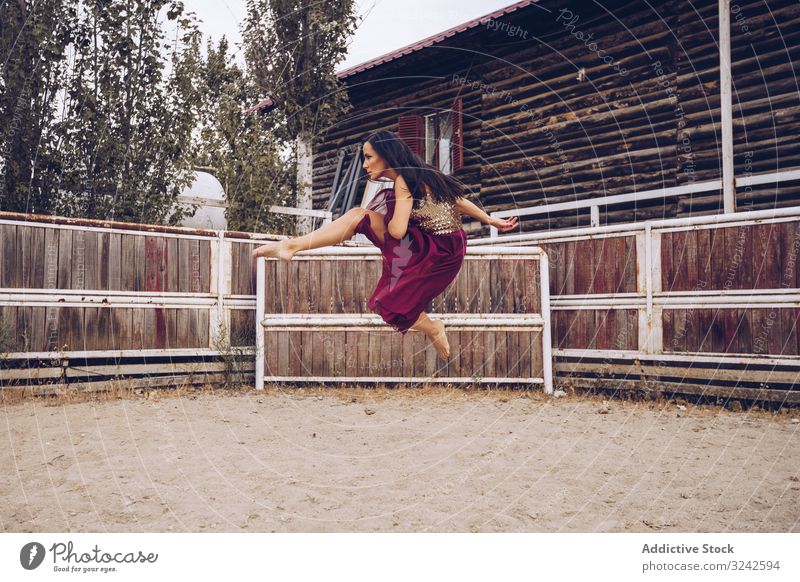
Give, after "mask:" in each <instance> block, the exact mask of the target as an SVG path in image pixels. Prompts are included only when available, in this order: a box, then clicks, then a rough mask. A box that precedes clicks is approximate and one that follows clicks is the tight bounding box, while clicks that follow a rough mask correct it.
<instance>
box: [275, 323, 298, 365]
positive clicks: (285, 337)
mask: <svg viewBox="0 0 800 582" xmlns="http://www.w3.org/2000/svg"><path fill="white" fill-rule="evenodd" d="M294 333H297V332H293V331H278V332H276V335H277V336H278V375H279V376H288V375H289V374H290V372H291V365H290V355H289V344H290V342H291V336H292V334H294Z"/></svg>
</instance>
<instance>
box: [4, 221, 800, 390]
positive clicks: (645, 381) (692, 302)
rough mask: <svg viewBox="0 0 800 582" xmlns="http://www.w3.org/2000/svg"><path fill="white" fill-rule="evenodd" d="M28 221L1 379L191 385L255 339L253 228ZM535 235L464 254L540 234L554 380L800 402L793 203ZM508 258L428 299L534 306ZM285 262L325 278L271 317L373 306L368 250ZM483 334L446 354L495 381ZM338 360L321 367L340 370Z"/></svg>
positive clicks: (279, 297)
mask: <svg viewBox="0 0 800 582" xmlns="http://www.w3.org/2000/svg"><path fill="white" fill-rule="evenodd" d="M22 218H23V217H21V216H10V215H3V218H2V220H1V221H0V245H2V250H3V254H2V256H3V260H2V262H1V263H0V281H2V289H0V314H2V319H3V327H4V331H5V334H4V336H5V338H6V340H5V341H6V343H5V346H6V347H5V348H4V350H3V351H4V352H5V356H4V368H5V369H4V370H2V378H3V381H4V382H34V383H35V382H39V381H42V382H49V383H56V382H61V383H63V382H85V383H88V382H89V381H90V380H99V379H104V378H108V377H111V376H114V375H121V376H150V377H152V376H159V377H161V378H162V380H163V382H164V383H169V382H168V380H169V379H168V375H171V376H175V377H177V376H179V375H183V376H185V375H187V374H190V375H191V374H195V375H196V374H198V373H201V372H202V374H205V376H203V375H202V374H201V376H200V377H198V381H200V380H202V378H203V377H208V378H210V379H211V380H214V379H218V376H215V374H219V373H220V372H221V371H222V370H223V368H224V364H223V363H222V362H221V359H222V358H223V357H224V355H225V349H221V347H222V348H224V347H225V344H228V343H229V344H232V345H233V346H237V345H238V346H242V347H244V348H245V349H246V350H252V349H253V347H254V345H255V337H254V329H255V313H256V311H255V307H256V298H255V268H254V265H255V263H254V262H253V261H252V260H251V257H250V250H251V249H252V248H253V245H255V244H257V241H256V240H254V239H253V238H252V237H255V236H256V235H247V234H242V233H222V232H208V231H192V230H185V229H164V228H159V227H143V226H137V225H122V224H114V225H110V224H109V225H104V224H101V223H93V222H89V221H86V222H83V223H79V224H77V223H75V221H70V220H65V219H58V218H52V217H49V218H40V219H35V220H31V219H30V217H24V218H27V220H21V219H22ZM533 236H534V238H535V240H531V238H530V236H528V235H518V236H508V237H500V238H499V239H482V240H473V241H470V248H473V247H475V248H479V247H480V246H482V245H484V244H487V245H491V246H496V245H498V244H502V245H506V246H514V245H526V246H531V245H536V246H539V247H541V248H542V249H544V251H545V252H546V253H547V254H548V256H549V261H548V264H549V267H548V278H549V292H550V297H551V299H550V303H551V310H552V348H553V355H554V365H553V369H554V376H555V381H556V384H559V383H563V382H565V381H568V382H572V383H575V384H577V385H580V386H584V387H592V386H600V385H602V386H614V387H626V386H629V387H642V386H644V387H649V388H650V389H654V390H657V391H663V392H683V393H691V394H703V395H707V394H711V395H720V396H731V395H736V396H737V397H743V398H753V399H762V398H764V399H771V400H777V401H781V402H794V403H796V402H798V400H799V399H798V395H800V392H798V390H797V388H798V384H800V382H798V376H799V375H800V345H799V344H798V342H800V339H799V338H800V334H798V325H800V292H798V289H799V288H800V281H798V276H799V275H798V269H797V258H798V254H799V252H800V209H798V208H790V209H783V210H781V211H775V212H771V211H760V212H752V213H740V214H736V215H724V216H718V217H715V216H710V217H698V218H695V219H687V220H684V221H681V220H677V221H676V220H673V221H650V222H647V223H639V224H637V225H629V226H626V225H619V226H613V227H612V226H609V227H601V228H600V229H597V230H596V231H592V232H589V233H586V232H584V231H582V230H573V231H562V232H560V233H559V232H553V233H546V234H542V235H533ZM332 250H334V251H338V250H337V249H332ZM355 250H359V249H353V248H347V247H343V248H342V249H341V253H343V254H346V252H350V251H355ZM506 250H511V249H506ZM359 252H362V251H360V250H359ZM357 264H358V267H357V266H356V265H357ZM508 264H510V263H508ZM271 268H272V267H271ZM506 268H510V267H507V266H503V265H502V264H501V263H498V264H496V265H494V264H493V265H490V267H489V268H488V270H487V269H485V268H482V267H477V266H476V263H474V262H471V261H466V262H465V266H464V268H463V269H462V273H461V274H460V276H459V281H471V283H470V284H469V286H468V287H465V286H463V285H462V284H460V283H458V282H457V283H456V284H455V285H454V286H451V288H450V289H448V291H447V292H446V293H445V294H444V295H442V296H441V297H440V298H439V299H438V300H437V301H434V302H433V304H432V305H431V306H430V307H431V311H432V312H433V313H442V312H449V313H450V314H462V315H469V314H472V315H473V316H475V314H486V315H487V316H489V317H492V316H494V315H496V314H497V313H498V312H497V311H495V310H496V309H498V307H499V308H500V309H507V310H509V311H506V313H522V312H524V310H525V309H526V307H525V305H524V302H525V295H524V293H521V292H520V289H519V287H515V285H520V284H528V283H531V284H535V282H536V279H535V278H536V276H537V275H536V273H535V270H533V271H531V272H530V273H529V276H528V277H523V278H519V279H514V278H512V279H511V280H509V281H511V283H510V284H509V283H503V273H504V272H505V271H504V269H506ZM289 269H290V271H289V273H290V274H291V276H292V277H293V278H295V279H298V278H299V280H307V281H318V282H319V286H318V287H316V289H317V291H318V293H317V294H316V295H314V294H313V293H312V294H309V293H303V292H302V290H303V287H302V285H293V286H291V287H289V284H288V278H286V279H283V278H280V277H279V275H278V272H277V271H275V272H274V273H272V274H271V275H269V276H270V277H271V279H270V280H271V281H273V283H272V285H271V287H272V288H271V289H269V288H268V289H267V291H266V300H267V301H268V304H269V305H271V306H272V308H280V309H279V310H277V313H294V314H297V315H298V316H299V317H301V318H302V317H321V318H323V319H324V318H325V317H326V316H330V315H331V314H336V313H352V314H361V315H364V314H366V313H367V309H366V301H367V299H368V297H369V295H370V293H371V291H372V288H373V287H374V283H375V282H376V281H377V278H378V276H379V272H380V271H379V267H378V263H377V262H376V261H374V260H368V261H364V260H362V261H360V262H358V263H357V262H354V261H338V262H337V261H335V260H316V261H297V262H293V263H291V264H290V265H289ZM361 269H363V270H361ZM513 271H515V270H514V269H511V270H510V271H509V273H510V272H513ZM516 272H517V273H519V272H525V271H524V270H522V271H520V270H516ZM514 281H516V283H514ZM306 291H308V288H306ZM521 310H522V311H521ZM223 322H224V325H220V324H222V323H223ZM328 331H332V330H328ZM339 331H343V330H339ZM473 331H474V330H470V331H467V330H463V331H459V330H457V329H455V328H454V329H453V330H452V333H451V335H450V341H451V345H452V346H453V350H456V349H458V348H459V347H460V346H462V345H465V341H466V345H469V344H473V343H474V342H475V341H477V342H478V344H479V345H480V342H481V341H482V342H484V343H483V353H484V354H485V358H484V359H481V358H479V357H478V356H476V354H479V353H480V351H479V350H472V351H470V353H469V357H470V359H471V361H470V363H469V366H470V367H471V368H472V369H473V371H474V370H475V369H478V370H480V366H485V367H486V369H485V370H484V371H483V372H480V373H479V375H482V376H489V374H488V373H486V371H487V370H491V367H492V366H493V365H495V368H494V369H495V372H494V373H495V375H500V373H498V368H497V367H496V362H497V359H496V358H497V353H498V340H497V338H490V337H489V336H488V335H487V336H486V337H481V336H482V334H480V333H479V334H477V336H476V335H475V334H474V333H473ZM226 332H227V333H226ZM343 332H344V333H347V332H346V331H343ZM281 333H283V332H281ZM287 333H288V330H287ZM462 334H463V335H462ZM388 335H390V336H392V337H391V338H390V339H389V340H388V341H381V342H376V343H375V345H376V346H378V347H376V349H379V350H380V354H381V355H380V356H376V358H377V359H378V360H380V361H387V359H388V361H392V360H393V359H394V360H401V359H402V356H397V357H394V354H402V353H403V351H402V349H401V348H400V347H399V345H400V343H401V342H400V340H399V338H395V337H393V336H394V335H397V334H388ZM273 337H279V338H280V337H281V336H273ZM286 338H288V335H287V336H286ZM286 338H284V339H283V340H280V339H279V342H278V350H279V351H278V352H277V353H274V352H273V357H275V356H277V357H278V359H280V361H281V363H284V360H283V359H281V358H280V353H281V352H280V350H281V349H283V350H284V352H283V353H284V354H289V353H290V349H291V347H290V345H289V342H288V341H286ZM330 339H331V341H336V342H339V340H340V339H341V338H338V339H337V336H331V338H330ZM281 341H283V343H281ZM492 341H494V353H492V344H491V342H492ZM513 341H514V339H512V344H511V345H510V346H508V339H507V337H505V338H504V339H501V340H500V344H499V345H500V346H502V345H503V342H505V344H506V348H507V349H506V353H507V354H515V355H513V356H511V357H513V358H514V359H513V361H512V368H511V370H512V371H513V370H514V367H513V366H515V365H519V363H520V362H528V361H531V362H532V361H533V360H530V359H529V358H528V356H527V355H525V354H524V352H525V348H526V346H527V344H526V343H523V342H521V343H520V345H519V346H518V345H516V343H513ZM337 345H338V343H337ZM344 345H345V346H346V345H347V341H346V339H345V344H344ZM281 346H283V347H281ZM418 347H421V346H418ZM356 349H358V348H356ZM362 349H363V347H362ZM367 349H370V348H369V344H368V346H367ZM320 353H323V352H320ZM415 353H416V351H415ZM343 355H345V358H346V357H347V354H346V353H345V352H344V351H343ZM517 356H518V357H517ZM248 357H249V356H248ZM326 357H327V356H326ZM429 357H430V356H427V355H426V356H425V358H426V360H425V361H426V362H427V361H428V360H427V358H429ZM376 361H377V360H376ZM285 362H289V360H285ZM313 362H314V360H313V358H312V365H313ZM296 364H297V363H296V362H295V363H294V364H291V365H292V366H296ZM505 364H506V366H508V360H506V361H505ZM276 365H277V361H276ZM319 365H320V366H328V363H327V360H325V361H324V362H322V361H321V360H320V362H319ZM331 365H332V366H334V368H329V367H325V368H320V369H317V370H316V371H315V372H314V373H313V374H312V376H313V375H320V376H321V372H320V370H328V369H336V368H335V367H336V366H337V365H338V364H337V363H336V361H334V362H333V363H332V364H331ZM426 365H427V364H426ZM523 365H524V364H523ZM344 366H345V367H346V366H347V360H346V359H345V360H344ZM415 366H416V364H415ZM476 366H477V368H476ZM253 369H254V364H253V360H252V357H251V359H250V361H249V363H248V365H246V366H242V367H240V371H241V372H243V373H244V374H245V375H244V376H243V378H244V379H245V380H247V381H248V382H249V381H252V379H253V376H252V370H253ZM415 369H416V368H415ZM385 371H386V370H385V369H383V370H381V372H382V374H381V375H385V374H383V373H384V372H385ZM427 371H428V370H427V369H426V372H427ZM406 372H409V370H405V369H404V370H403V372H402V373H398V376H403V375H405V374H406ZM506 372H508V368H507V369H506ZM415 373H416V372H415ZM469 375H470V376H471V375H472V374H469ZM509 375H510V374H509ZM169 381H172V380H169Z"/></svg>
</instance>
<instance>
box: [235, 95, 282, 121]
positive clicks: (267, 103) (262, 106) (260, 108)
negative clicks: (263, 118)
mask: <svg viewBox="0 0 800 582" xmlns="http://www.w3.org/2000/svg"><path fill="white" fill-rule="evenodd" d="M273 107H275V102H274V101H273V100H272V99H270V98H269V97H267V98H266V99H262V100H261V101H259V102H258V103H257V104H256V105H253V106H252V107H251V108H250V109H247V110H246V111H242V114H241V115H242V117H247V116H248V115H250V114H252V113H267V112H268V111H269V110H270V109H272V108H273Z"/></svg>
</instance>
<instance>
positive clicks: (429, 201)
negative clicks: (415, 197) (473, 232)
mask: <svg viewBox="0 0 800 582" xmlns="http://www.w3.org/2000/svg"><path fill="white" fill-rule="evenodd" d="M409 220H410V221H412V222H413V223H414V224H415V225H416V226H418V227H419V228H421V229H422V230H425V231H427V232H429V233H431V234H449V233H451V232H456V231H457V230H460V229H461V215H460V214H459V212H458V210H456V206H455V204H452V203H448V202H434V201H433V198H432V197H431V195H430V194H426V195H425V198H423V199H422V200H421V201H420V202H419V203H417V202H414V208H412V210H411V216H410V218H409Z"/></svg>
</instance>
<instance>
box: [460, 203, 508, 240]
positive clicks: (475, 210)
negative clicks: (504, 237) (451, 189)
mask: <svg viewBox="0 0 800 582" xmlns="http://www.w3.org/2000/svg"><path fill="white" fill-rule="evenodd" d="M456 209H457V210H458V211H459V212H460V213H461V214H466V215H467V216H471V217H472V218H475V219H476V220H480V221H481V222H482V223H483V224H488V225H489V226H493V227H495V228H496V229H497V230H498V231H500V232H506V231H509V230H511V229H513V228H516V226H517V223H518V220H519V219H518V218H517V217H516V216H512V217H510V218H492V217H491V216H489V215H488V214H486V213H485V212H484V211H483V210H481V208H479V207H478V206H476V205H475V204H474V203H472V202H470V201H469V200H467V199H466V198H464V197H463V196H461V197H459V198H458V200H456Z"/></svg>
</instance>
